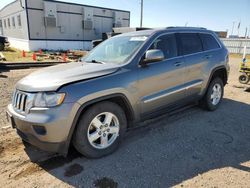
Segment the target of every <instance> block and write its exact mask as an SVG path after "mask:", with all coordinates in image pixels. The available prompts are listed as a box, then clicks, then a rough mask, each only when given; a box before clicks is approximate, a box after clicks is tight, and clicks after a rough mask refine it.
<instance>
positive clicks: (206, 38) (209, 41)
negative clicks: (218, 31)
mask: <svg viewBox="0 0 250 188" xmlns="http://www.w3.org/2000/svg"><path fill="white" fill-rule="evenodd" d="M200 37H201V41H202V44H203V49H204V50H205V51H206V50H213V49H218V48H220V45H219V44H218V42H217V41H216V40H215V38H214V36H212V35H210V34H203V33H201V34H200Z"/></svg>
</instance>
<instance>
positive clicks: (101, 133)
mask: <svg viewBox="0 0 250 188" xmlns="http://www.w3.org/2000/svg"><path fill="white" fill-rule="evenodd" d="M105 121H106V122H105ZM126 129H127V119H126V115H125V113H124V111H123V109H122V108H121V107H120V106H119V105H117V104H115V103H112V102H101V103H97V104H95V105H94V106H92V107H90V108H89V109H88V110H87V111H86V112H85V113H84V114H82V115H81V117H80V119H79V122H78V125H77V128H76V130H75V132H74V136H73V145H74V147H75V148H76V150H77V151H78V152H80V153H81V154H82V155H84V156H86V157H88V158H101V157H104V156H106V155H109V154H111V153H113V152H114V151H115V150H116V149H117V148H118V146H119V143H120V142H121V140H122V138H123V136H124V134H125V132H126Z"/></svg>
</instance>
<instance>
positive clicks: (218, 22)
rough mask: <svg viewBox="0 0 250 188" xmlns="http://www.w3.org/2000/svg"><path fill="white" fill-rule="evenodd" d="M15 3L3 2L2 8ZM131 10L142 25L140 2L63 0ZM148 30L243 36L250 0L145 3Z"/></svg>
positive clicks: (249, 22) (134, 22) (248, 22)
mask: <svg viewBox="0 0 250 188" xmlns="http://www.w3.org/2000/svg"><path fill="white" fill-rule="evenodd" d="M12 1H13V0H4V1H3V0H1V1H0V8H2V7H3V6H5V5H6V4H8V3H9V2H12ZM62 1H67V2H74V3H83V4H89V5H95V6H103V7H110V8H117V9H124V10H128V11H131V26H132V27H135V26H139V24H140V0H62ZM144 5H145V6H144V24H143V26H145V27H165V26H184V25H185V24H186V23H188V26H199V27H206V28H209V29H213V30H227V29H228V30H229V32H230V34H231V30H232V25H233V22H236V24H235V30H234V31H235V34H237V27H238V23H239V22H240V21H241V30H240V33H241V35H244V34H245V29H246V27H248V28H249V27H250V0H144Z"/></svg>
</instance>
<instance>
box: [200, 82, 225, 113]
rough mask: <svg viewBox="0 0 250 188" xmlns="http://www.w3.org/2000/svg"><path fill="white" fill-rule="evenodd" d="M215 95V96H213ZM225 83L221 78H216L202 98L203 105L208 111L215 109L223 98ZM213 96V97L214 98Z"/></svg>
mask: <svg viewBox="0 0 250 188" xmlns="http://www.w3.org/2000/svg"><path fill="white" fill-rule="evenodd" d="M212 95H213V96H212ZM223 95H224V84H223V81H222V79H221V78H218V77H217V78H214V79H213V80H212V81H211V82H210V84H209V86H208V89H207V92H206V94H205V96H204V97H203V99H202V100H201V106H202V107H203V108H204V109H205V110H208V111H215V110H216V109H217V108H218V107H219V105H220V103H221V101H222V98H223ZM212 97H213V98H212Z"/></svg>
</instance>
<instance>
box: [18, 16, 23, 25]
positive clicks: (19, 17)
mask: <svg viewBox="0 0 250 188" xmlns="http://www.w3.org/2000/svg"><path fill="white" fill-rule="evenodd" d="M17 24H18V26H19V27H21V26H22V20H21V15H18V16H17Z"/></svg>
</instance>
